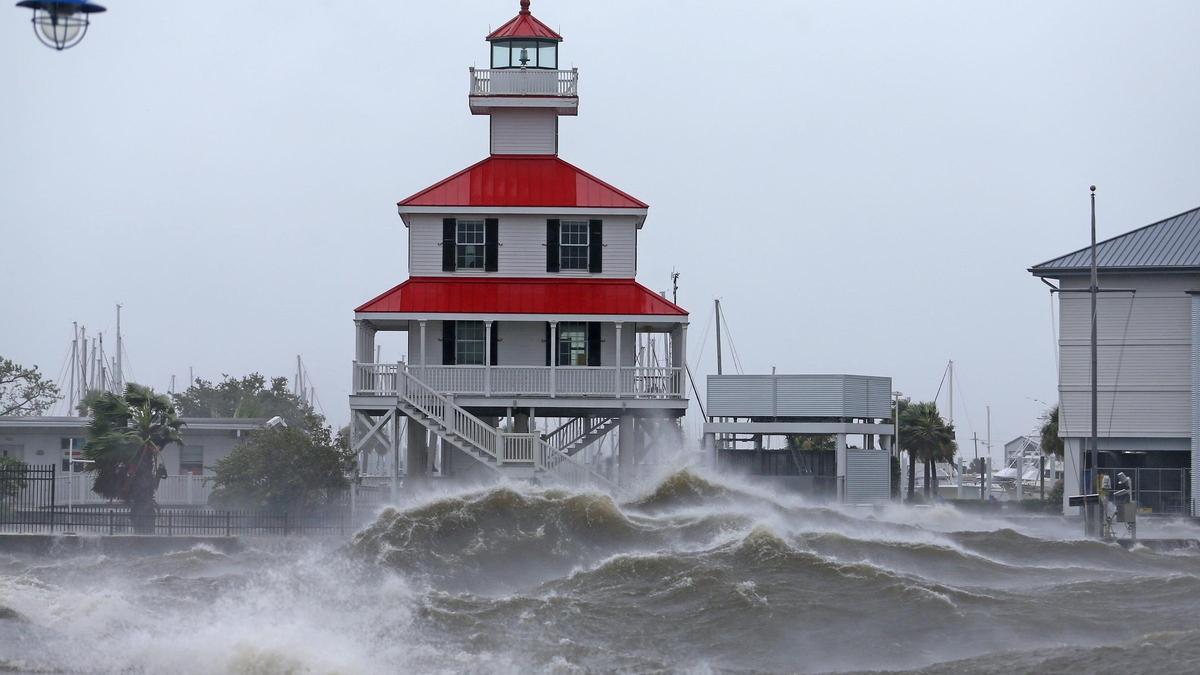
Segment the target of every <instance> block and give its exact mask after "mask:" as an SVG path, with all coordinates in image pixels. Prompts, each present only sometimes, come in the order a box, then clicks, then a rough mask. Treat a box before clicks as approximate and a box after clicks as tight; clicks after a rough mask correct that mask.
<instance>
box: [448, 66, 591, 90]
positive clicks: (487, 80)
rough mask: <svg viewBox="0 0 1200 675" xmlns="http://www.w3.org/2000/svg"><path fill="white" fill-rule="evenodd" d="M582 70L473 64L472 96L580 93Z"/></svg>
mask: <svg viewBox="0 0 1200 675" xmlns="http://www.w3.org/2000/svg"><path fill="white" fill-rule="evenodd" d="M578 95H579V71H578V70H576V69H574V68H572V69H571V70H544V69H541V68H525V69H522V68H500V69H486V68H472V69H471V96H578Z"/></svg>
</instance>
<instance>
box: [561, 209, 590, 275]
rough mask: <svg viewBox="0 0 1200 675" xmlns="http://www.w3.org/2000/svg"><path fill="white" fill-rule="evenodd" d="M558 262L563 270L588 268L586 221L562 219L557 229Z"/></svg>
mask: <svg viewBox="0 0 1200 675" xmlns="http://www.w3.org/2000/svg"><path fill="white" fill-rule="evenodd" d="M558 246H559V248H558V264H559V268H560V269H564V270H584V271H585V272H586V271H587V268H588V222H587V221H586V220H564V221H562V223H561V224H560V225H559V230H558Z"/></svg>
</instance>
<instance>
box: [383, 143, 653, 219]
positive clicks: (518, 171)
mask: <svg viewBox="0 0 1200 675" xmlns="http://www.w3.org/2000/svg"><path fill="white" fill-rule="evenodd" d="M397 206H533V207H594V208H618V209H645V208H649V207H647V206H646V204H645V203H644V202H642V201H640V200H638V199H635V198H633V197H631V196H630V195H628V194H626V193H624V192H621V191H620V190H618V189H617V188H615V187H613V186H611V185H609V184H608V183H605V182H604V181H602V180H600V179H599V178H596V177H595V176H593V175H591V174H589V173H587V172H586V171H584V170H583V169H580V168H579V167H577V166H574V165H572V164H569V163H567V162H564V161H563V160H561V159H559V158H558V157H557V156H555V155H492V156H491V157H488V158H487V159H485V160H483V161H481V162H478V163H476V164H472V165H471V166H469V167H467V168H465V169H463V170H462V171H459V172H458V173H456V174H454V175H453V176H450V177H449V178H447V179H445V180H443V181H441V182H439V183H435V184H434V185H431V186H430V187H427V188H425V189H424V190H422V191H420V192H418V193H417V194H415V195H413V196H411V197H409V198H408V199H405V200H404V201H402V202H400V203H399V204H398V205H397Z"/></svg>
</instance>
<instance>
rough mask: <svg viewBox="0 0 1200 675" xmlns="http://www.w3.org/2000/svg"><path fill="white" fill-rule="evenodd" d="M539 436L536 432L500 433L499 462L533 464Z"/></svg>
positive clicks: (497, 458)
mask: <svg viewBox="0 0 1200 675" xmlns="http://www.w3.org/2000/svg"><path fill="white" fill-rule="evenodd" d="M540 441H541V438H540V437H539V436H538V435H537V434H500V446H499V447H500V452H499V453H497V456H496V461H497V462H499V463H500V464H533V463H534V460H535V459H536V458H537V447H538V444H539V442H540Z"/></svg>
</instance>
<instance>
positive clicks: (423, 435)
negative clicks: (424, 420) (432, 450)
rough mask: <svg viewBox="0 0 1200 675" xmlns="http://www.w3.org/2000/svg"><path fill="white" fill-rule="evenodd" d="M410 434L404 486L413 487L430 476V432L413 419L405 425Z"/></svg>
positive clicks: (407, 445)
mask: <svg viewBox="0 0 1200 675" xmlns="http://www.w3.org/2000/svg"><path fill="white" fill-rule="evenodd" d="M405 428H406V431H407V432H408V439H407V441H408V442H407V443H406V444H405V452H404V486H405V487H406V488H407V487H411V486H413V485H416V484H418V483H420V482H422V481H423V480H424V479H425V478H426V477H427V476H428V475H429V473H428V469H427V466H428V454H429V445H428V438H429V436H428V432H427V431H426V429H425V427H424V426H422V425H421V424H420V423H419V422H417V421H416V420H413V419H411V418H410V419H408V420H407V421H406V423H405Z"/></svg>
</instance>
